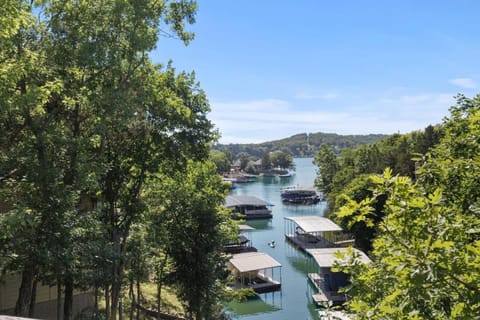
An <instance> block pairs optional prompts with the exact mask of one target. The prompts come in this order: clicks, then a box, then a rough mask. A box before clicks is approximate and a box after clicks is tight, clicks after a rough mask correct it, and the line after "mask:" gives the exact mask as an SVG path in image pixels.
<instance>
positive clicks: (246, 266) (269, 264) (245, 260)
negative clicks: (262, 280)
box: [230, 252, 282, 272]
mask: <svg viewBox="0 0 480 320" xmlns="http://www.w3.org/2000/svg"><path fill="white" fill-rule="evenodd" d="M230 263H231V264H232V265H233V266H234V267H235V269H237V270H238V271H239V272H249V271H257V270H262V269H269V268H276V267H281V266H282V265H281V264H280V262H278V261H277V260H275V259H273V258H272V257H270V256H269V255H268V254H266V253H263V252H246V253H239V254H234V255H233V257H232V258H231V259H230Z"/></svg>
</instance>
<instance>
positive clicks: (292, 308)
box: [228, 158, 326, 320]
mask: <svg viewBox="0 0 480 320" xmlns="http://www.w3.org/2000/svg"><path fill="white" fill-rule="evenodd" d="M312 160H313V159H312V158H295V159H294V161H295V166H296V169H295V171H296V174H295V175H293V176H292V177H286V178H285V177H282V178H280V177H265V178H258V179H257V182H252V183H245V184H238V185H237V188H236V189H234V190H232V194H236V195H250V196H255V197H258V198H260V199H263V200H265V201H267V202H269V203H272V204H273V205H274V206H273V207H272V208H271V209H272V211H273V218H272V219H269V220H253V221H247V222H246V224H248V225H250V226H252V227H254V228H256V230H254V231H252V232H249V233H247V237H249V238H250V239H251V240H252V242H253V246H254V247H256V248H257V249H258V251H259V252H265V253H267V254H269V255H270V256H272V257H273V258H274V259H275V260H277V261H278V262H280V263H281V264H282V268H281V281H282V290H281V291H278V292H274V293H266V294H261V295H259V298H257V299H251V300H248V301H246V302H241V303H231V304H229V306H228V308H229V310H230V313H231V316H232V318H233V319H241V320H253V319H262V320H269V319H275V320H290V319H295V320H303V319H317V312H316V311H315V306H314V304H313V302H312V299H311V294H312V288H311V285H310V284H309V283H308V279H307V273H308V272H315V271H316V266H315V263H313V262H312V259H311V258H309V257H308V256H307V255H306V254H305V253H303V252H301V251H299V250H297V249H295V248H294V247H292V246H291V245H290V243H288V242H286V241H285V231H284V217H290V216H298V215H320V216H321V215H323V212H324V210H325V207H326V203H325V202H320V203H319V204H317V205H314V206H291V205H284V204H283V203H282V201H281V198H280V192H281V189H282V188H285V187H287V186H292V185H297V184H298V185H310V186H312V185H313V182H314V180H315V177H316V166H315V165H313V164H312ZM272 240H274V241H275V243H276V246H275V248H271V247H269V246H268V243H269V242H271V241H272ZM277 274H278V270H275V278H276V279H278V278H279V277H278V276H277Z"/></svg>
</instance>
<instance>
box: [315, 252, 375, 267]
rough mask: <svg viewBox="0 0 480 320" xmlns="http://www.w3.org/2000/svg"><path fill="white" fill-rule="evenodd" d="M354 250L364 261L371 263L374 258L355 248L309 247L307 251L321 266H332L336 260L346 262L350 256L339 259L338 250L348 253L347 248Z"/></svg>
mask: <svg viewBox="0 0 480 320" xmlns="http://www.w3.org/2000/svg"><path fill="white" fill-rule="evenodd" d="M349 249H350V250H352V249H353V251H354V252H355V254H357V255H359V259H360V261H361V262H363V263H371V262H372V260H370V258H369V257H368V256H367V255H366V254H365V253H363V251H360V250H358V249H355V248H321V249H307V252H308V253H309V254H311V255H312V257H313V258H314V259H315V261H316V262H317V264H318V266H319V267H326V268H328V267H332V266H333V265H334V263H335V261H338V262H339V263H340V264H342V263H343V264H344V263H346V262H347V261H346V259H348V256H346V259H339V258H337V257H335V253H336V252H342V253H344V254H346V255H348V253H347V250H349Z"/></svg>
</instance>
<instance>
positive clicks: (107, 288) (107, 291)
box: [105, 284, 110, 319]
mask: <svg viewBox="0 0 480 320" xmlns="http://www.w3.org/2000/svg"><path fill="white" fill-rule="evenodd" d="M109 318H110V286H109V285H108V284H107V285H106V286H105V319H109Z"/></svg>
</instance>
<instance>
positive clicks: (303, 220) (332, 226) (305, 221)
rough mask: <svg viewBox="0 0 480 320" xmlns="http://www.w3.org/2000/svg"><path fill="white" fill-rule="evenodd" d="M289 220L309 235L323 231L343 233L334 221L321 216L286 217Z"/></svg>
mask: <svg viewBox="0 0 480 320" xmlns="http://www.w3.org/2000/svg"><path fill="white" fill-rule="evenodd" d="M285 219H287V220H291V221H293V222H295V223H296V224H297V225H298V226H299V227H300V228H302V229H303V231H305V232H307V233H311V232H322V231H342V228H341V227H340V226H338V225H337V224H336V223H334V222H333V221H332V220H330V219H327V218H325V217H319V216H300V217H285Z"/></svg>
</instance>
